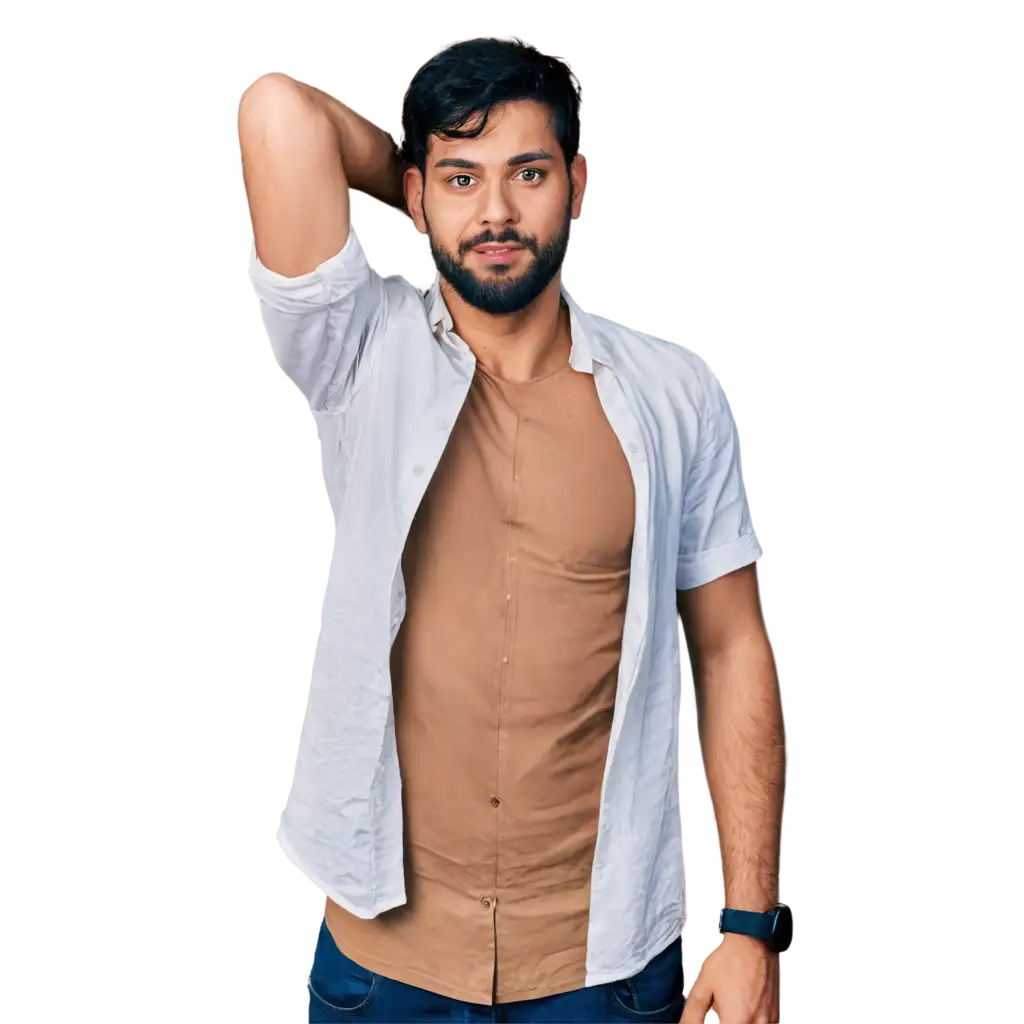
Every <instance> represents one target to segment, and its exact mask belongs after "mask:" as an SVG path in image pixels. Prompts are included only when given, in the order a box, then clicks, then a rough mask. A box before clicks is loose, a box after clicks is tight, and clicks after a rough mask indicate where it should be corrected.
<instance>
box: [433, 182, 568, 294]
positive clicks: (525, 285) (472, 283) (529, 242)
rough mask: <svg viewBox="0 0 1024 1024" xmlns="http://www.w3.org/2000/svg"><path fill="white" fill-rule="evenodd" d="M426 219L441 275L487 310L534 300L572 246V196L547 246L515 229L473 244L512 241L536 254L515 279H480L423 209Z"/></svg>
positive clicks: (501, 267)
mask: <svg viewBox="0 0 1024 1024" xmlns="http://www.w3.org/2000/svg"><path fill="white" fill-rule="evenodd" d="M423 219H424V221H425V222H426V225H427V237H428V238H429V239H430V253H431V255H432V256H433V257H434V263H435V265H436V266H437V269H438V271H439V272H440V274H441V276H442V277H443V278H444V279H445V280H446V281H447V282H448V283H449V284H450V285H451V286H452V288H454V289H455V292H456V294H457V295H459V297H460V298H461V299H462V300H463V301H464V302H467V303H468V304H469V305H471V306H474V307H475V308H476V309H479V310H482V311H483V312H484V313H491V314H501V313H516V312H518V311H519V310H520V309H523V308H524V307H525V306H528V305H529V304H530V303H531V302H533V300H534V299H536V298H537V296H538V295H540V293H541V292H542V291H544V289H545V288H547V286H548V285H549V284H550V283H551V282H552V280H554V277H555V274H557V273H558V271H559V268H560V267H561V266H562V261H563V260H564V259H565V251H566V249H567V248H568V246H569V227H570V225H571V224H572V196H571V195H570V197H569V203H568V205H567V206H566V209H565V220H564V222H563V224H562V227H561V229H560V230H559V231H558V233H557V234H555V235H554V236H553V237H552V239H551V240H550V241H549V242H547V243H546V244H545V245H542V246H541V245H538V244H537V239H536V238H534V237H532V236H525V237H524V236H521V235H518V234H516V232H515V230H514V229H513V228H509V229H508V230H507V231H504V232H502V233H501V234H500V235H499V236H498V237H497V238H486V239H480V240H479V241H477V242H475V243H474V244H475V245H483V244H484V242H494V243H497V244H499V245H500V244H501V243H502V242H512V243H515V244H516V245H522V246H524V247H525V248H527V249H529V250H530V252H532V253H533V256H534V258H533V262H532V263H531V264H530V268H529V270H527V271H526V272H525V273H523V274H520V276H519V277H516V278H510V277H507V276H506V277H498V278H496V279H494V280H489V281H481V280H480V278H478V277H477V276H476V274H474V273H473V271H472V270H470V269H469V268H468V267H466V266H465V264H464V263H463V262H462V261H458V262H457V261H456V260H455V258H454V257H453V256H452V254H451V252H449V251H448V250H447V249H446V248H444V246H442V245H438V244H437V243H436V242H435V241H434V235H433V233H432V232H431V230H430V222H429V221H427V214H426V210H424V211H423ZM468 251H469V249H468V248H465V249H463V250H462V259H463V260H464V259H465V256H466V253H467V252H468ZM494 266H495V270H496V271H497V272H498V273H499V274H501V273H502V272H506V273H507V272H508V271H509V270H510V269H511V268H510V267H509V266H508V264H501V263H496V264H495V265H494Z"/></svg>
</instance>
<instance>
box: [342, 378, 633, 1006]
mask: <svg viewBox="0 0 1024 1024" xmlns="http://www.w3.org/2000/svg"><path fill="white" fill-rule="evenodd" d="M633 517H634V491H633V481H632V477H631V474H630V470H629V465H628V463H627V461H626V457H625V455H624V454H623V451H622V448H621V446H620V444H619V442H618V440H617V438H616V436H615V434H614V432H613V430H612V428H611V426H610V425H609V423H608V421H607V419H606V418H605V415H604V412H603V410H602V407H601V403H600V401H599V399H598V395H597V391H596V388H595V383H594V378H593V376H592V375H591V374H589V373H585V372H577V371H576V370H574V369H573V368H572V367H571V366H570V365H569V364H568V363H566V364H565V365H563V366H562V367H561V368H560V369H558V370H555V371H554V372H552V373H548V374H545V375H543V376H541V377H538V378H536V379H534V380H531V381H528V382H525V383H513V382H510V381H506V380H502V379H500V378H498V377H497V376H495V375H494V374H493V373H490V372H488V371H487V370H485V369H484V368H483V367H482V366H481V365H480V364H479V363H478V364H477V369H476V373H475V375H474V379H473V382H472V385H471V387H470V390H469V394H468V396H467V399H466V402H465V404H464V406H463V408H462V411H461V413H460V415H459V418H458V421H457V422H456V424H455V427H454V430H453V432H452V434H451V437H450V439H449V442H448V445H447V447H446V449H445V451H444V455H443V456H442V458H441V462H440V464H439V466H438V469H437V471H436V473H435V474H434V476H433V478H432V479H431V481H430V484H429V486H428V488H427V491H426V494H425V496H424V499H423V501H422V503H421V505H420V507H419V510H418V512H417V514H416V517H415V519H414V521H413V524H412V528H411V531H410V534H409V537H408V539H407V542H406V546H405V550H404V554H403V559H402V567H403V573H404V577H405V583H406V595H407V597H406V602H407V603H406V616H405V619H404V621H403V623H402V627H401V629H400V630H399V633H398V636H397V637H396V640H395V644H394V646H393V648H392V656H391V674H392V686H393V693H394V713H395V730H396V739H397V746H398V758H399V765H400V771H401V778H402V801H403V820H404V853H405V865H406V886H407V902H406V903H405V904H403V905H401V906H399V907H396V908H394V909H391V910H388V911H385V912H384V913H382V914H380V915H378V916H377V917H375V918H371V919H365V918H360V917H356V916H355V915H354V914H351V913H349V912H348V911H347V910H345V909H344V908H342V907H340V906H339V905H338V904H336V903H335V902H333V901H332V900H331V899H330V898H328V900H327V906H326V911H325V917H326V920H327V926H328V928H329V929H330V932H331V934H332V935H333V936H334V939H335V942H336V943H337V945H338V947H339V948H340V949H341V950H342V951H343V952H344V953H345V954H346V955H347V956H348V957H350V958H351V959H353V960H355V961H356V962H358V963H360V964H362V965H363V966H365V967H367V968H368V969H370V970H373V971H376V972H377V973H379V974H383V975H384V976H386V977H389V978H394V979H397V980H399V981H403V982H406V983H407V984H410V985H416V986H418V987H420V988H426V989H429V990H431V991H433V992H437V993H439V994H442V995H446V996H452V997H454V998H457V999H463V1000H468V1001H470V1002H474V1003H483V1004H490V1003H492V1002H509V1001H513V1000H520V999H536V998H539V997H541V996H546V995H553V994H555V993H559V992H567V991H569V990H572V989H576V988H581V987H582V986H583V985H584V983H585V978H586V954H587V949H586V940H587V926H588V915H589V903H590V877H591V868H592V866H593V859H594V848H595V843H596V840H597V827H598V811H599V806H600V795H601V785H602V781H603V776H604V768H605V758H606V755H607V752H608V742H609V735H610V729H611V722H612V712H613V709H614V706H615V694H616V680H617V674H618V666H619V655H620V647H621V641H622V628H623V621H624V615H625V609H626V597H627V592H628V585H629V567H630V554H631V549H632V541H633V522H634V520H633Z"/></svg>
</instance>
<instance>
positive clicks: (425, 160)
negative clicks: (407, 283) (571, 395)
mask: <svg viewBox="0 0 1024 1024" xmlns="http://www.w3.org/2000/svg"><path fill="white" fill-rule="evenodd" d="M574 83H575V77H574V76H573V74H572V72H571V71H570V70H569V68H568V66H567V65H565V64H564V63H562V62H561V61H559V60H558V59H556V58H554V57H547V56H545V55H544V54H542V53H540V52H538V51H537V50H536V49H534V48H533V47H532V46H527V45H526V44H525V43H522V42H521V41H519V40H514V41H505V40H502V39H489V38H488V39H471V40H467V41H466V42H461V43H456V44H454V45H453V46H450V47H448V48H447V49H446V50H443V51H442V52H441V53H439V54H437V55H436V56H434V57H433V58H431V59H430V60H429V61H428V62H427V63H426V64H424V65H423V67H421V68H420V69H419V71H417V72H416V75H415V76H414V77H413V80H412V82H411V83H410V85H409V88H408V90H407V91H406V94H405V102H404V105H403V109H402V128H403V131H404V139H403V142H402V155H403V158H404V160H405V163H406V165H407V170H406V172H405V195H406V203H407V205H408V207H409V212H410V214H411V215H412V219H413V222H414V223H415V224H416V227H417V228H418V229H419V230H420V231H421V232H423V233H424V234H426V235H427V236H428V237H429V239H430V251H431V253H432V254H433V257H434V262H435V263H436V265H437V269H438V270H439V271H440V273H441V276H442V277H444V278H445V280H446V281H448V283H449V284H450V285H451V286H452V288H454V289H455V291H456V293H457V294H458V295H459V296H460V297H461V298H462V299H463V300H464V301H466V302H467V303H469V304H470V305H472V306H476V307H477V308H478V309H482V310H483V311H484V312H487V313H492V314H499V313H514V312H516V311H517V310H520V309H522V308H523V307H524V306H527V305H529V303H531V302H532V301H533V300H534V299H535V298H537V296H538V295H540V294H541V292H543V291H544V289H545V288H547V287H548V285H549V284H550V283H551V282H552V281H553V280H554V279H555V277H556V275H557V274H558V272H559V270H560V269H561V266H562V260H563V259H564V258H565V251H566V247H567V245H568V242H569V224H570V221H571V220H573V219H574V218H575V217H578V216H579V215H580V208H581V205H582V202H583V192H584V189H585V188H586V180H587V170H586V160H585V159H584V157H582V156H581V155H579V153H578V148H579V135H580V127H579V105H580V91H581V90H580V88H579V85H578V84H574ZM500 243H506V244H507V245H509V246H511V247H513V251H512V252H510V253H509V254H507V255H505V256H488V255H486V254H485V253H484V252H482V251H480V250H479V249H478V248H477V247H478V246H481V245H485V244H488V245H492V246H493V245H495V244H500Z"/></svg>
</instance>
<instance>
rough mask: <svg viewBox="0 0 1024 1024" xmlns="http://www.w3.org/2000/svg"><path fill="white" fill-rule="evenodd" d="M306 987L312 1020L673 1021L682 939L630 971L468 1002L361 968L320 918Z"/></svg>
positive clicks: (318, 1023) (677, 1012)
mask: <svg viewBox="0 0 1024 1024" xmlns="http://www.w3.org/2000/svg"><path fill="white" fill-rule="evenodd" d="M306 987H307V989H308V990H309V1020H310V1024H322V1022H325V1021H329V1022H336V1021H344V1020H351V1019H353V1018H358V1019H359V1020H373V1021H428V1020H448V1021H467V1022H470V1021H487V1022H497V1021H503V1022H504V1021H507V1022H510V1024H512V1022H515V1024H521V1022H526V1021H549V1022H551V1021H676V1022H678V1020H679V1018H680V1017H681V1016H682V1015H683V1003H684V1002H685V997H684V995H683V938H682V936H679V938H677V939H676V940H675V941H674V942H672V943H670V944H669V945H668V947H667V948H666V949H665V950H663V951H662V952H661V953H659V954H658V955H657V956H656V957H654V959H653V960H651V961H650V963H648V964H647V966H646V967H644V968H643V970H641V971H639V972H638V973H637V974H634V975H633V977H631V978H624V979H622V980H621V981H611V982H606V983H605V984H603V985H593V986H591V987H590V988H586V987H584V988H577V989H573V990H572V991H571V992H560V993H558V994H556V995H553V996H542V997H541V998H539V999H522V1000H517V1001H515V1002H511V1003H495V1004H494V1005H493V1006H489V1005H487V1004H486V1003H470V1002H467V1001H466V1000H464V999H455V998H453V997H451V996H443V995H438V993H436V992H431V991H429V990H428V989H425V988H418V987H416V986H415V985H407V984H406V983H405V982H402V981H395V980H394V979H393V978H386V977H385V976H384V975H382V974H376V973H374V972H373V971H370V970H367V969H366V968H365V967H361V966H360V965H359V964H357V963H356V962H355V961H354V960H350V959H349V958H348V957H347V956H345V954H344V953H342V952H341V950H340V949H338V945H337V943H336V942H335V941H334V937H333V936H332V935H331V933H330V931H328V929H327V921H326V920H323V921H321V922H320V936H319V938H318V939H317V944H316V953H315V955H314V957H313V967H312V970H311V971H310V974H309V981H308V982H307V984H306Z"/></svg>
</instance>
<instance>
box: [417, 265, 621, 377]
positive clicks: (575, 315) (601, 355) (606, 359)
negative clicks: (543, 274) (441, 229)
mask: <svg viewBox="0 0 1024 1024" xmlns="http://www.w3.org/2000/svg"><path fill="white" fill-rule="evenodd" d="M561 293H562V298H563V299H564V300H565V304H566V305H567V306H568V307H569V329H570V331H571V333H572V348H571V350H570V352H569V365H570V366H572V368H573V369H574V370H578V371H579V372H581V373H593V372H594V360H597V362H599V363H605V364H606V365H608V366H613V365H614V364H613V362H612V360H611V353H610V350H609V349H608V347H607V345H606V344H605V341H604V336H603V334H602V333H601V330H600V328H599V327H598V326H597V324H596V323H594V321H593V319H592V318H591V317H590V315H589V314H588V313H587V312H586V311H585V310H584V309H582V308H581V307H580V306H579V305H578V304H577V302H576V301H575V299H573V297H572V296H571V295H570V294H569V292H568V291H567V290H566V287H565V285H564V283H563V284H562V285H561ZM424 303H425V305H426V309H427V316H428V319H429V322H430V327H431V330H433V331H434V333H435V335H438V334H439V333H440V335H442V336H443V337H444V338H445V339H447V340H448V341H449V343H450V344H452V345H454V346H455V347H456V348H457V349H458V350H459V351H460V352H469V351H470V348H469V346H468V345H467V344H466V343H465V342H464V341H463V340H462V339H461V338H459V337H458V336H456V335H454V334H452V333H451V331H452V327H453V321H452V315H451V313H450V312H449V311H448V305H447V303H446V302H445V301H444V297H443V296H442V294H441V274H440V272H436V273H435V274H434V283H433V284H432V285H431V286H430V287H429V288H428V289H427V291H426V294H425V296H424ZM439 325H440V326H441V328H442V329H441V331H440V332H439Z"/></svg>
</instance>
